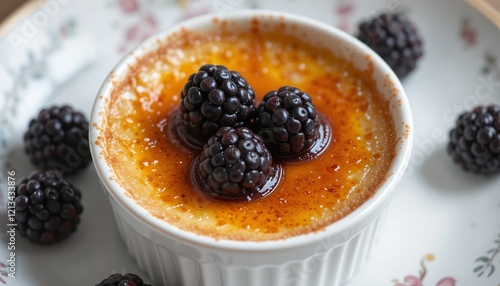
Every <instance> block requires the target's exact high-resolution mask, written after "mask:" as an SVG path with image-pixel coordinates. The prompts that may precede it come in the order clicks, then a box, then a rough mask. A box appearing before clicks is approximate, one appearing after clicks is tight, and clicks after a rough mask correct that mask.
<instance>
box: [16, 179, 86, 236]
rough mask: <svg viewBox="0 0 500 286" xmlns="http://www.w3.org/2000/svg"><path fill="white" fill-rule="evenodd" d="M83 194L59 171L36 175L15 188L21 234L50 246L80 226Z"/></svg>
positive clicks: (18, 225)
mask: <svg viewBox="0 0 500 286" xmlns="http://www.w3.org/2000/svg"><path fill="white" fill-rule="evenodd" d="M80 199H81V192H80V190H78V189H77V188H75V187H74V186H73V185H72V184H71V183H70V182H69V181H67V180H66V179H64V178H63V176H62V174H61V173H60V172H59V171H56V170H47V171H42V170H39V171H34V172H32V173H31V174H30V175H29V176H28V177H26V178H24V179H22V180H21V182H20V183H19V185H17V186H16V188H15V203H16V214H15V219H16V223H17V230H18V233H19V234H20V235H21V236H25V237H28V239H29V240H30V241H33V242H37V243H42V244H49V243H53V242H59V241H61V240H64V239H65V238H67V237H68V236H69V235H70V234H71V233H73V232H74V231H75V230H76V229H77V226H78V224H79V223H80V214H81V213H82V210H83V207H82V204H81V203H80Z"/></svg>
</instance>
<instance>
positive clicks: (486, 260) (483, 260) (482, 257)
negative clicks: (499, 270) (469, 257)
mask: <svg viewBox="0 0 500 286" xmlns="http://www.w3.org/2000/svg"><path fill="white" fill-rule="evenodd" d="M479 261H482V262H484V263H488V262H490V259H489V258H488V257H486V256H481V257H479V258H478V259H476V262H479Z"/></svg>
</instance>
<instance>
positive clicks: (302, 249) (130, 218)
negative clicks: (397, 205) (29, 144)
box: [90, 10, 413, 286]
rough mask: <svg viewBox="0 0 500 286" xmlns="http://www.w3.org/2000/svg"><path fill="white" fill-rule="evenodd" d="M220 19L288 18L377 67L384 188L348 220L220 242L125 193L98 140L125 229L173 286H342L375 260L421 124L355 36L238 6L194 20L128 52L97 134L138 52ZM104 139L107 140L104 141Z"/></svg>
mask: <svg viewBox="0 0 500 286" xmlns="http://www.w3.org/2000/svg"><path fill="white" fill-rule="evenodd" d="M213 17H218V18H219V20H227V21H228V23H237V25H232V26H231V29H233V30H232V31H235V32H237V31H239V30H245V29H249V28H250V27H251V22H252V19H253V18H254V17H258V18H259V21H267V22H269V23H271V26H272V25H276V24H279V23H281V22H283V21H284V22H285V23H286V24H293V25H296V26H297V27H298V28H299V29H295V30H296V31H297V33H299V32H300V33H302V32H303V31H304V30H306V31H307V33H308V35H309V40H310V41H311V42H312V43H314V44H315V45H317V46H323V47H327V48H328V49H331V51H332V52H333V53H335V54H336V55H337V56H339V57H344V58H345V59H347V60H349V61H352V62H353V63H354V65H355V67H356V68H358V69H360V70H364V69H368V68H369V66H370V68H371V64H369V63H368V62H370V63H373V78H374V79H375V80H376V82H377V88H378V89H379V91H380V92H381V93H382V94H383V95H384V96H385V97H386V98H387V99H389V100H390V102H389V103H390V104H389V105H390V108H391V112H392V116H393V118H394V122H395V127H396V131H397V135H396V137H397V138H399V139H398V143H397V145H396V150H395V157H394V161H393V163H392V166H391V167H390V170H389V173H388V175H387V178H386V179H385V180H384V181H383V183H382V184H381V185H380V188H379V189H378V190H377V192H376V193H375V194H374V195H373V196H372V197H371V198H370V199H369V200H368V201H366V202H365V203H364V204H363V205H361V206H360V207H359V208H357V209H356V210H355V211H353V212H352V213H351V214H349V215H347V216H346V217H345V218H343V219H341V220H339V221H337V222H335V223H333V224H331V225H330V226H328V227H326V229H325V230H324V231H319V232H315V233H309V234H306V235H300V236H295V237H291V238H288V239H284V240H276V241H264V242H246V241H230V240H215V239H213V238H211V237H206V236H200V235H197V234H194V233H190V232H187V231H183V230H180V229H178V228H176V227H174V226H172V225H169V224H168V223H166V222H165V221H163V220H160V219H157V218H155V217H154V216H152V215H151V214H150V213H148V212H147V211H146V210H145V209H144V208H142V207H141V206H139V205H138V204H136V202H135V201H134V200H133V199H131V198H130V197H128V196H127V195H126V194H125V191H124V189H123V188H122V187H121V186H120V185H119V184H118V183H117V182H116V181H114V180H112V179H110V178H112V177H113V175H114V174H113V170H112V169H111V167H110V166H109V165H107V164H106V160H104V158H103V157H102V156H101V152H103V149H105V148H106V146H105V143H104V144H101V145H100V146H99V145H97V144H95V143H93V144H91V151H92V156H93V160H94V164H95V167H96V169H97V172H98V174H99V177H100V179H101V182H102V185H103V186H104V189H105V192H106V193H107V195H108V198H109V200H110V203H111V206H112V209H113V211H114V214H115V218H116V221H117V224H118V229H119V231H120V233H121V235H122V237H123V239H124V241H125V243H126V245H127V248H128V251H129V252H130V253H131V255H133V256H134V257H135V258H136V259H137V262H138V264H139V266H140V267H141V268H142V269H144V270H145V271H147V272H148V273H149V274H150V276H151V279H152V280H153V281H155V285H157V284H156V283H158V284H162V285H168V286H182V285H183V286H200V285H205V286H236V285H238V286H244V285H246V286H285V285H286V286H289V285H290V286H292V285H303V286H306V285H307V286H313V285H316V286H327V285H328V286H335V285H340V284H342V283H344V282H346V281H348V280H349V279H350V278H352V276H353V275H354V274H355V273H356V271H357V270H358V269H359V268H360V267H361V265H362V264H363V263H364V262H365V260H366V259H367V257H368V255H369V253H370V250H371V248H372V245H373V242H374V240H375V237H376V234H377V231H378V229H379V228H380V224H381V221H382V217H383V214H384V213H385V210H386V209H387V206H388V204H389V202H390V201H391V198H392V195H393V193H394V190H395V186H396V183H397V182H398V181H399V179H400V177H401V175H402V173H403V172H404V169H405V167H406V163H407V162H408V159H409V156H410V151H411V145H412V138H413V135H412V134H413V132H412V130H413V125H412V117H411V111H410V107H409V104H408V101H407V99H406V95H405V92H404V90H403V88H402V86H401V83H400V82H399V80H398V78H397V77H396V75H395V74H394V73H393V72H392V71H391V69H390V68H389V67H388V66H387V64H385V62H384V61H383V60H382V59H381V58H380V57H378V56H377V55H376V54H375V53H374V52H373V51H372V50H371V49H369V48H368V47H366V46H365V45H364V44H362V43H360V42H359V41H357V40H356V39H355V38H353V37H352V36H350V35H348V34H346V33H344V32H342V31H339V30H337V29H335V28H334V27H332V26H329V25H326V24H322V23H320V22H317V21H315V20H312V19H308V18H304V17H300V16H296V15H291V14H284V13H280V12H271V11H258V10H247V11H234V12H231V13H230V14H229V13H228V14H224V15H217V16H214V15H208V16H202V17H198V18H194V19H191V20H188V21H186V22H184V23H181V24H179V25H177V26H175V27H173V28H171V29H169V30H167V31H165V32H163V33H160V34H158V35H156V36H154V37H152V38H150V39H148V40H146V41H145V42H144V43H143V44H141V45H140V47H138V48H137V49H135V50H134V51H133V52H132V53H130V54H129V55H128V56H127V57H125V58H124V59H123V60H122V61H121V62H120V63H119V64H118V65H117V66H116V68H115V69H114V70H113V72H112V74H113V76H112V77H111V76H110V77H109V78H108V79H107V80H106V81H105V83H104V85H103V86H102V88H101V90H100V92H99V96H98V97H97V99H96V101H95V104H94V109H93V112H92V115H91V126H93V127H92V128H91V131H90V140H91V142H96V140H97V139H98V136H99V130H98V129H97V128H95V127H94V125H97V126H99V124H101V123H102V121H103V120H104V118H103V115H104V113H105V112H106V108H105V106H104V105H105V99H106V98H107V97H109V96H110V93H111V91H112V90H113V88H114V87H115V85H116V84H117V83H118V82H120V81H121V80H123V79H124V78H126V77H127V74H128V71H129V66H130V65H133V64H134V63H135V62H136V59H137V58H141V56H143V55H145V54H146V53H148V52H151V51H154V50H156V49H157V48H158V46H159V45H161V42H162V41H161V40H162V39H166V38H167V36H168V35H169V34H171V33H174V32H176V31H177V32H179V31H180V30H181V29H187V30H196V31H199V32H208V31H213V30H214V29H218V28H219V27H220V26H219V25H216V24H214V21H213ZM264 26H265V25H264ZM103 145H104V146H103Z"/></svg>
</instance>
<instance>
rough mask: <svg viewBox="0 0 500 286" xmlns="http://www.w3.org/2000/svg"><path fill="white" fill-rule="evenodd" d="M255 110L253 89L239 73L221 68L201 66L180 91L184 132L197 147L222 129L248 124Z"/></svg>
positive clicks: (209, 65)
mask: <svg viewBox="0 0 500 286" xmlns="http://www.w3.org/2000/svg"><path fill="white" fill-rule="evenodd" d="M254 111H255V93H254V91H253V89H252V87H251V86H250V85H249V84H248V82H247V81H246V80H245V79H244V78H243V77H242V76H241V75H240V74H239V73H238V72H235V71H230V70H228V69H227V68H226V67H224V66H221V65H211V64H206V65H204V66H202V67H201V68H200V69H199V71H198V72H196V73H193V74H192V75H191V76H189V78H188V81H187V83H186V84H185V86H184V88H183V90H182V92H181V102H180V112H181V121H182V128H183V129H184V132H182V133H184V136H186V137H187V138H186V139H187V140H190V142H191V143H192V145H195V146H196V147H198V148H201V147H202V146H203V144H204V143H205V142H206V141H207V140H208V138H209V137H210V136H212V135H214V134H215V132H216V131H217V130H218V129H219V128H220V127H224V126H229V127H235V128H237V127H241V126H246V125H248V124H249V123H250V121H251V120H252V117H253V113H254Z"/></svg>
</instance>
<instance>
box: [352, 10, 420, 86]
mask: <svg viewBox="0 0 500 286" xmlns="http://www.w3.org/2000/svg"><path fill="white" fill-rule="evenodd" d="M358 28H359V32H358V35H357V38H358V39H359V40H360V41H362V42H364V43H365V44H367V45H368V46H369V47H370V48H372V49H373V50H374V51H375V52H376V53H377V54H379V55H380V56H381V57H382V58H383V59H384V60H385V61H386V62H387V64H388V65H389V66H390V67H391V68H392V69H393V70H394V72H395V73H396V75H397V76H398V77H399V78H400V79H403V78H404V77H406V76H407V75H408V74H409V73H410V72H411V71H412V70H414V69H415V67H416V66H417V61H418V59H420V57H422V54H423V50H422V39H421V38H420V36H419V34H418V32H417V29H416V28H415V26H414V25H413V24H412V23H411V22H410V21H408V19H407V18H406V17H404V16H403V15H402V14H389V13H382V14H380V15H378V16H376V17H374V18H372V19H370V20H367V21H365V22H362V23H361V24H360V25H359V27H358Z"/></svg>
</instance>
